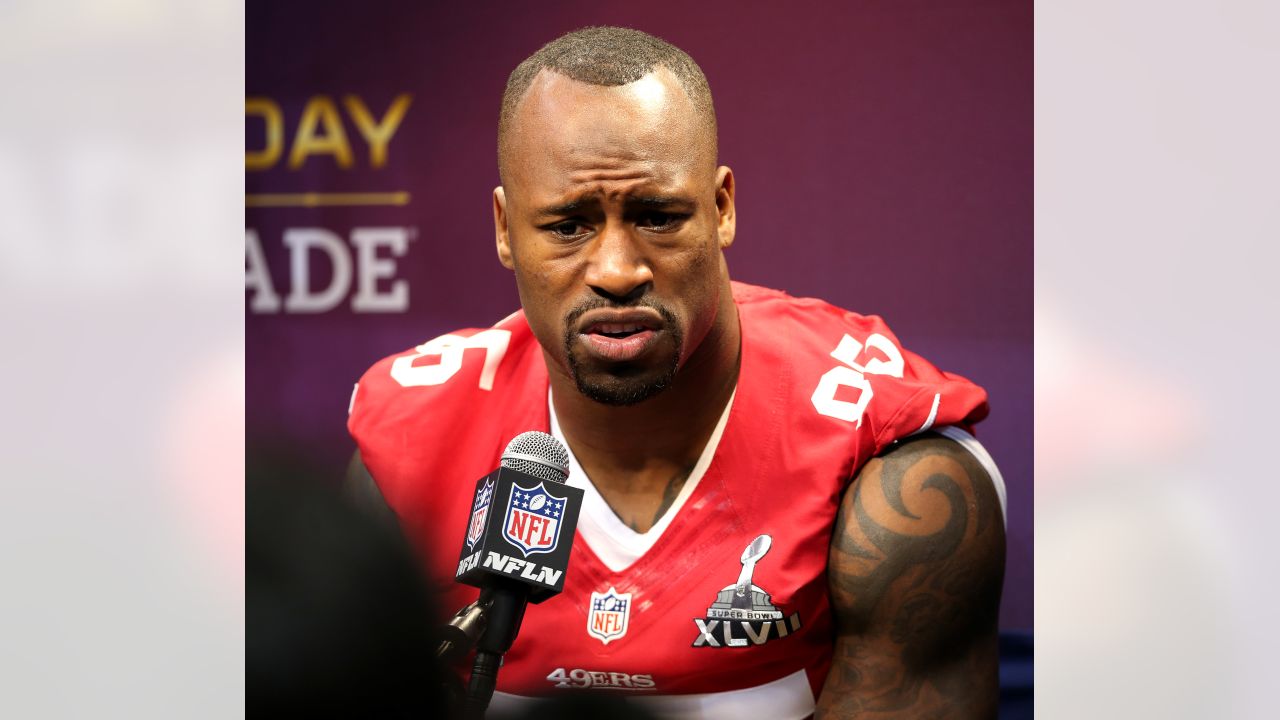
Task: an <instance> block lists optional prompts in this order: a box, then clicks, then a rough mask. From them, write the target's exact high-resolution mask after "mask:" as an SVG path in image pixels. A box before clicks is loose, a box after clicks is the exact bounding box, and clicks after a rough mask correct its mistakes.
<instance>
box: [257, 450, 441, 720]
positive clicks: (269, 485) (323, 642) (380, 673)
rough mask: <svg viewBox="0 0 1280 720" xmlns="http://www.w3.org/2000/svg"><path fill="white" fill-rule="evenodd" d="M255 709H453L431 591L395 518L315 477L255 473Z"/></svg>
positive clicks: (291, 713) (357, 713)
mask: <svg viewBox="0 0 1280 720" xmlns="http://www.w3.org/2000/svg"><path fill="white" fill-rule="evenodd" d="M245 515H246V518H245V520H246V530H245V540H246V550H245V554H246V558H245V562H246V581H247V588H246V592H245V604H246V612H247V628H246V629H247V636H246V640H245V680H246V685H247V692H248V700H247V708H246V709H247V710H248V711H249V715H250V716H254V715H262V716H265V715H276V716H280V717H297V716H306V717H378V718H400V717H417V718H426V717H443V716H444V711H443V709H444V707H445V698H446V694H445V691H444V687H443V682H444V678H445V677H446V676H445V675H444V674H443V673H442V672H441V671H440V670H439V669H438V668H437V667H436V666H435V664H434V661H433V660H432V654H431V648H432V647H433V646H434V638H433V624H432V619H433V618H434V617H435V612H434V607H433V603H432V598H431V597H430V595H429V593H428V590H427V588H426V586H425V584H424V583H423V582H422V580H421V578H420V576H419V574H418V571H417V569H416V567H415V564H414V561H413V558H412V553H411V552H410V550H409V549H408V547H407V546H406V545H405V543H404V542H403V540H402V538H401V537H400V535H399V533H398V531H397V530H396V529H395V528H393V527H388V526H387V525H385V524H382V523H379V522H378V521H377V520H375V519H373V518H372V517H370V516H368V515H366V514H363V513H361V512H359V511H357V510H355V509H354V508H352V507H350V506H349V505H348V504H346V503H345V502H344V501H343V499H342V498H341V497H340V496H339V495H338V494H337V493H336V492H334V491H331V490H329V489H327V488H323V487H318V483H316V482H314V481H313V482H307V479H306V478H299V479H298V480H296V481H290V480H286V479H281V478H279V477H267V478H263V477H258V478H255V477H253V476H252V473H251V475H250V477H249V478H248V488H247V502H246V507H245Z"/></svg>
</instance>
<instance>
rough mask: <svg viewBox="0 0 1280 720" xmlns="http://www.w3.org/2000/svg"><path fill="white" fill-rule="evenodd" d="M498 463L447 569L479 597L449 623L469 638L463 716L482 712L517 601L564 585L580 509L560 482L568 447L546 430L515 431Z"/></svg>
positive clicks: (540, 597)
mask: <svg viewBox="0 0 1280 720" xmlns="http://www.w3.org/2000/svg"><path fill="white" fill-rule="evenodd" d="M500 465H501V466H500V467H499V468H498V469H497V470H494V471H493V472H491V473H489V474H488V475H486V476H484V477H482V478H480V479H479V480H478V481H477V482H476V489H475V493H474V494H473V495H472V503H471V520H470V522H468V523H467V535H466V538H465V539H464V540H463V543H462V552H461V553H460V555H459V558H458V570H457V572H456V573H455V574H454V578H455V579H456V580H457V581H458V582H461V583H466V584H467V585H472V586H475V587H478V588H480V599H479V600H477V601H476V603H475V604H474V605H472V606H470V607H468V608H464V609H463V610H462V611H461V612H460V613H459V614H458V617H457V618H455V621H454V623H451V625H453V626H454V627H455V628H457V629H458V630H460V631H461V633H460V634H459V639H460V640H461V639H462V636H465V639H466V640H467V641H470V640H475V646H476V650H477V652H476V659H475V665H474V666H473V668H472V670H471V682H470V683H469V685H468V687H467V698H466V706H465V707H466V710H467V715H468V716H471V717H483V715H484V711H485V709H486V708H487V707H488V705H489V699H490V698H491V697H492V696H493V690H494V688H495V687H496V686H497V679H498V668H499V667H500V666H501V664H502V656H503V654H505V653H506V652H507V650H509V649H511V644H512V643H513V642H515V639H516V634H517V633H519V632H520V623H521V621H522V620H523V619H524V611H525V607H526V606H527V605H528V604H529V603H540V602H543V601H544V600H547V599H548V598H551V597H553V596H555V595H556V594H558V593H559V592H560V591H561V590H563V589H564V573H565V570H566V569H567V568H568V565H569V552H570V550H571V549H572V546H573V535H574V530H575V528H576V527H577V524H578V513H579V511H580V510H581V509H582V495H583V493H582V490H580V489H578V488H575V487H571V486H569V485H567V484H565V480H567V479H568V477H569V453H568V451H567V450H565V447H564V445H562V444H561V443H560V441H558V440H556V439H555V438H553V437H551V436H550V435H548V434H546V433H544V432H536V431H530V432H526V433H521V434H520V435H517V436H516V437H515V439H513V440H512V441H511V442H510V443H509V444H508V445H507V449H506V450H505V451H503V453H502V460H501V463H500ZM478 615H482V616H483V617H477V616H478ZM477 635H478V639H476V636H477ZM468 644H469V643H468Z"/></svg>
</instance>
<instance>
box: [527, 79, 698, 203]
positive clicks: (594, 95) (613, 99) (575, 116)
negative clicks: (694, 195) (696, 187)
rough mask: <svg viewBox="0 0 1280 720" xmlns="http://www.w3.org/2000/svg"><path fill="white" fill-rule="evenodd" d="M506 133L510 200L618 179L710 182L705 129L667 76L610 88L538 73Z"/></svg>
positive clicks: (684, 97)
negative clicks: (519, 193) (707, 179)
mask: <svg viewBox="0 0 1280 720" xmlns="http://www.w3.org/2000/svg"><path fill="white" fill-rule="evenodd" d="M508 132H509V136H508V143H507V150H506V158H505V160H506V164H507V170H508V172H507V174H508V176H509V177H507V178H505V183H506V184H507V185H513V186H515V187H514V188H512V187H509V188H508V192H510V191H511V190H512V189H518V190H520V191H522V192H526V191H527V192H529V193H533V194H535V195H545V194H553V195H554V194H562V193H566V192H572V191H573V190H574V189H576V188H579V186H581V185H582V184H583V183H588V182H591V181H600V180H606V181H607V180H614V181H621V180H623V179H630V180H632V181H635V182H640V181H645V180H647V181H648V182H650V183H653V184H658V185H678V184H682V183H687V182H692V181H694V180H696V179H700V178H701V175H702V174H703V173H705V172H706V171H708V170H709V171H710V172H711V174H714V166H715V158H714V157H710V156H711V154H712V150H711V147H712V145H711V143H709V142H708V135H707V128H706V125H705V124H704V122H703V119H702V118H701V117H700V116H699V114H698V112H697V109H696V108H695V106H694V104H693V101H692V100H690V99H689V97H688V95H686V94H685V92H684V89H683V88H682V87H681V86H680V83H679V81H678V80H677V79H676V78H675V76H674V75H672V74H671V73H670V71H668V70H666V69H665V68H659V69H658V70H657V71H655V72H652V73H649V74H648V75H645V76H644V77H642V78H640V79H639V80H636V81H635V82H632V83H629V84H627V85H619V86H611V87H606V86H599V85H591V84H589V83H584V82H579V81H577V80H573V79H572V78H569V77H567V76H564V75H560V74H559V73H555V72H550V71H547V70H543V71H542V72H541V73H539V75H538V76H537V77H536V78H535V79H534V81H533V83H532V84H531V85H530V86H529V90H528V92H527V93H526V94H525V96H524V98H523V99H522V100H521V101H520V105H519V107H518V108H517V109H516V112H515V115H514V116H513V118H512V123H511V127H510V128H509V129H508Z"/></svg>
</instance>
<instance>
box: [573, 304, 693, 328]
mask: <svg viewBox="0 0 1280 720" xmlns="http://www.w3.org/2000/svg"><path fill="white" fill-rule="evenodd" d="M639 307H643V308H649V309H651V310H655V311H657V313H658V314H659V315H661V316H662V319H663V320H665V321H667V324H668V327H670V326H672V325H674V324H675V320H676V316H675V313H673V312H671V311H670V310H669V309H667V306H665V305H663V304H662V303H660V302H658V301H656V300H653V299H651V298H646V297H641V298H636V299H635V300H629V301H627V302H614V301H611V300H607V299H605V298H602V297H595V298H587V299H586V300H583V301H582V302H581V303H579V304H577V305H575V306H574V307H573V309H572V310H570V311H569V312H568V313H566V314H565V317H564V322H565V327H566V328H573V327H575V326H576V324H577V322H578V318H580V317H582V316H583V315H586V314H587V313H589V312H591V311H592V310H597V309H600V308H609V309H615V310H616V309H620V308H639ZM570 332H572V331H570Z"/></svg>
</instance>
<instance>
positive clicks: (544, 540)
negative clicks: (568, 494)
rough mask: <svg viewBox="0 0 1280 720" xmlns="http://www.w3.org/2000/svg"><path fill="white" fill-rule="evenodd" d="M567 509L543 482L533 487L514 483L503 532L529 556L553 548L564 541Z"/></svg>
mask: <svg viewBox="0 0 1280 720" xmlns="http://www.w3.org/2000/svg"><path fill="white" fill-rule="evenodd" d="M563 512H564V500H560V499H558V498H555V497H552V496H551V494H550V493H548V492H547V490H546V488H544V487H542V483H538V485H537V486H536V487H532V488H522V487H520V486H519V485H513V486H512V487H511V496H510V498H509V499H508V501H507V513H506V517H505V518H504V519H503V522H502V536H503V537H504V538H506V540H507V541H508V542H510V543H511V544H512V545H515V546H516V547H518V548H520V551H521V552H523V553H524V554H525V557H528V556H529V555H532V554H534V553H548V552H551V551H552V550H555V549H556V543H558V542H559V541H560V515H561V513H563Z"/></svg>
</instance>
